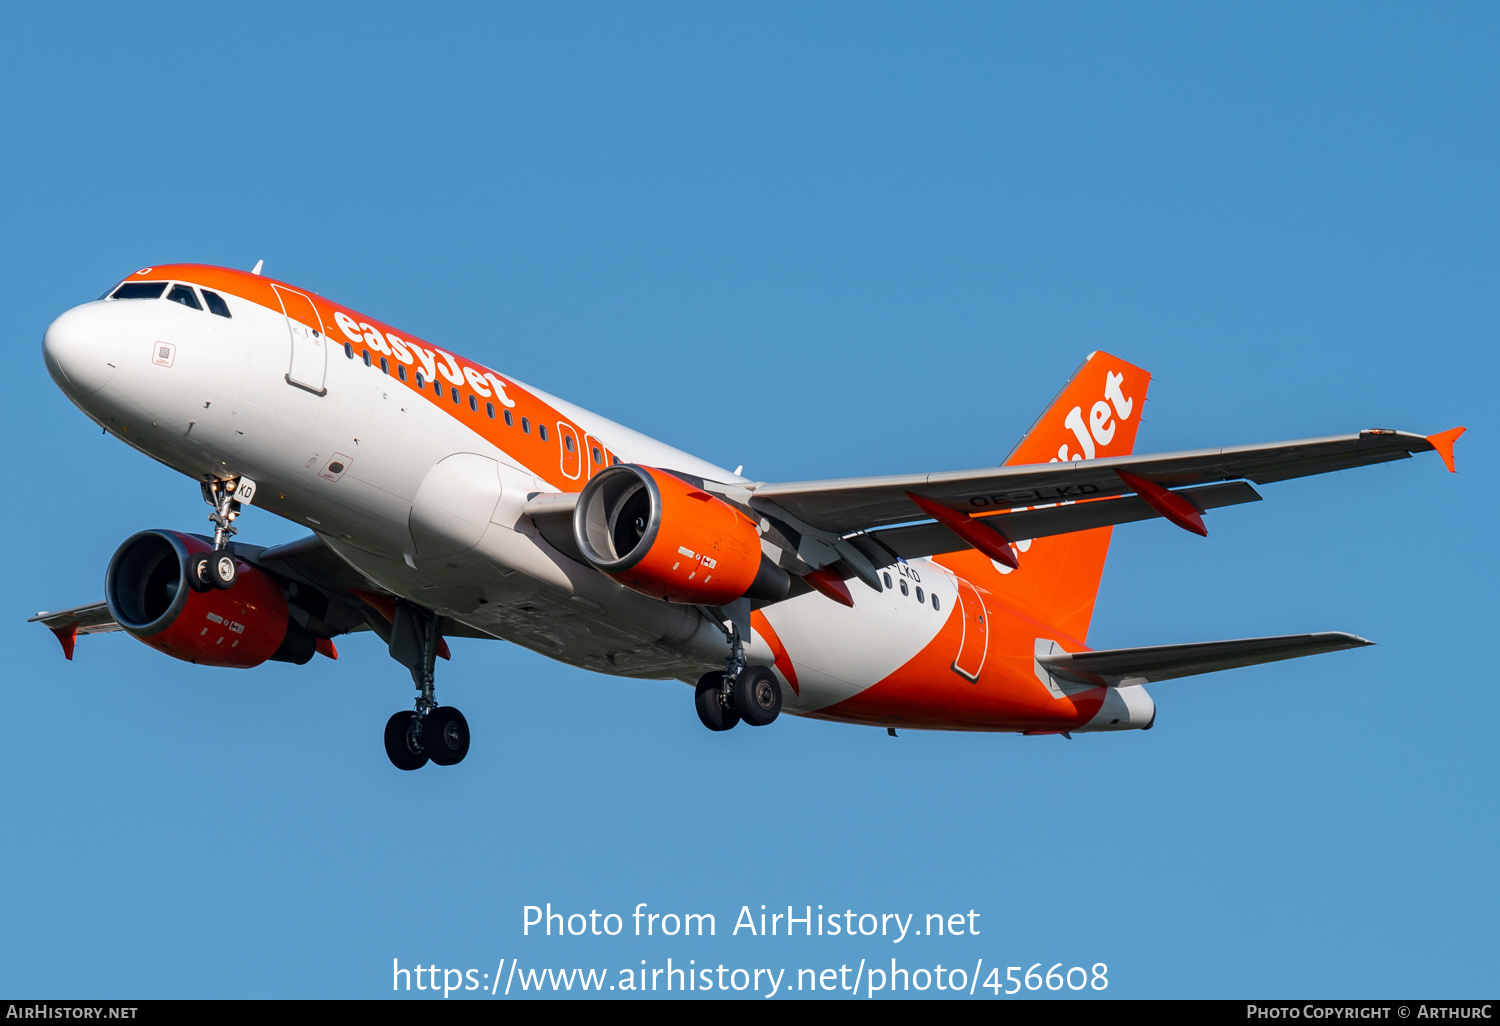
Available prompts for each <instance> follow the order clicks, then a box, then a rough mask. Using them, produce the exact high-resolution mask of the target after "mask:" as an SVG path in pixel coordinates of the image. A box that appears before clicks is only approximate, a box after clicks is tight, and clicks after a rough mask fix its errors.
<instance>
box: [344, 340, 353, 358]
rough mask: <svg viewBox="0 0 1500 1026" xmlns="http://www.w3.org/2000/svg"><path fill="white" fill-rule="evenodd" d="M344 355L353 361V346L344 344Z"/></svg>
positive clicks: (347, 343)
mask: <svg viewBox="0 0 1500 1026" xmlns="http://www.w3.org/2000/svg"><path fill="white" fill-rule="evenodd" d="M344 355H345V356H347V357H349V359H351V360H352V359H354V346H353V345H352V344H351V343H349V342H345V343H344Z"/></svg>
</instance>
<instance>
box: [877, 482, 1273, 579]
mask: <svg viewBox="0 0 1500 1026" xmlns="http://www.w3.org/2000/svg"><path fill="white" fill-rule="evenodd" d="M1173 494H1175V495H1180V496H1182V497H1183V498H1184V499H1186V500H1187V501H1188V502H1190V503H1192V504H1193V506H1194V507H1195V508H1196V509H1197V510H1198V512H1200V513H1202V512H1205V511H1207V510H1210V509H1218V508H1219V507H1220V506H1235V505H1238V504H1239V503H1242V502H1259V501H1260V493H1259V492H1257V491H1256V490H1255V489H1254V488H1253V487H1251V486H1250V485H1249V484H1247V483H1246V482H1244V481H1230V482H1227V483H1224V484H1211V485H1199V486H1197V487H1193V488H1182V489H1179V490H1178V491H1176V492H1174V493H1173ZM1159 515H1160V514H1158V513H1157V511H1156V510H1155V509H1153V508H1152V507H1151V506H1150V505H1148V504H1147V503H1146V500H1145V499H1142V498H1141V497H1140V496H1138V495H1130V496H1125V497H1122V498H1118V499H1097V500H1095V501H1093V502H1073V503H1065V504H1062V505H1056V506H1044V507H1042V508H1041V509H1023V510H1018V511H1016V512H1014V513H995V514H992V515H990V516H978V517H974V518H973V522H974V523H975V524H983V525H985V526H986V527H988V528H991V529H993V530H995V531H996V532H998V533H999V534H1000V536H1001V537H1003V538H1004V539H1005V540H1006V541H1010V542H1018V541H1024V540H1026V539H1027V538H1050V537H1051V536H1053V535H1056V534H1072V533H1073V532H1074V531H1088V530H1091V529H1093V528H1095V527H1108V526H1110V525H1113V524H1129V523H1132V522H1134V521H1137V520H1152V519H1155V518H1156V517H1158V516H1159ZM859 537H860V538H861V539H871V540H874V541H876V542H878V543H879V544H880V545H881V546H882V547H884V548H885V549H887V550H889V553H890V555H888V556H886V557H885V558H884V559H883V560H881V562H880V563H879V564H877V565H886V564H888V563H891V562H893V560H892V558H891V557H892V556H900V557H901V558H902V559H918V558H920V557H922V556H937V555H941V554H943V553H945V552H957V551H959V550H960V549H965V548H968V543H967V542H966V541H964V540H963V539H961V538H960V537H959V536H958V535H956V534H954V533H953V532H952V531H951V530H949V529H948V528H947V527H944V526H943V525H942V524H912V525H909V526H906V527H887V528H882V529H879V530H874V531H870V532H869V533H868V534H865V535H862V536H859ZM871 549H872V547H871V546H869V545H863V546H861V550H862V551H864V552H865V553H866V554H867V555H868V554H870V553H871Z"/></svg>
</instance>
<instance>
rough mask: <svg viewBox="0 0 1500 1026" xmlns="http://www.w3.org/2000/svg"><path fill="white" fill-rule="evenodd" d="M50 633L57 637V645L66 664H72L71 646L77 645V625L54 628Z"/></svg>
mask: <svg viewBox="0 0 1500 1026" xmlns="http://www.w3.org/2000/svg"><path fill="white" fill-rule="evenodd" d="M52 633H53V634H55V635H57V640H58V643H59V644H61V645H62V648H63V656H64V657H66V658H67V660H68V662H72V661H73V646H74V645H75V644H77V643H78V625H77V624H76V623H70V624H68V626H66V627H54V628H52Z"/></svg>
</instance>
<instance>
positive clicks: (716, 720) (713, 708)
mask: <svg viewBox="0 0 1500 1026" xmlns="http://www.w3.org/2000/svg"><path fill="white" fill-rule="evenodd" d="M726 698H728V696H727V695H725V694H724V674H722V673H705V674H704V675H703V676H702V677H700V678H699V679H698V689H697V693H696V694H695V695H694V696H693V704H694V705H696V706H697V707H698V719H700V720H702V721H703V725H704V726H705V727H707V728H708V729H709V730H728V729H729V728H730V727H732V726H734V725H735V724H736V723H738V722H740V714H739V713H737V712H735V711H734V710H733V709H731V708H730V707H729V706H728V705H726V704H725V699H726Z"/></svg>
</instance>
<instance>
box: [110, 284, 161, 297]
mask: <svg viewBox="0 0 1500 1026" xmlns="http://www.w3.org/2000/svg"><path fill="white" fill-rule="evenodd" d="M166 288H167V283H166V282H164V281H127V282H126V283H125V284H124V285H121V286H120V287H119V288H117V289H115V292H114V295H112V296H110V298H111V299H160V298H161V294H162V293H163V292H164V291H166Z"/></svg>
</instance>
